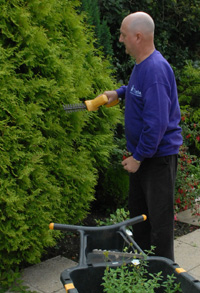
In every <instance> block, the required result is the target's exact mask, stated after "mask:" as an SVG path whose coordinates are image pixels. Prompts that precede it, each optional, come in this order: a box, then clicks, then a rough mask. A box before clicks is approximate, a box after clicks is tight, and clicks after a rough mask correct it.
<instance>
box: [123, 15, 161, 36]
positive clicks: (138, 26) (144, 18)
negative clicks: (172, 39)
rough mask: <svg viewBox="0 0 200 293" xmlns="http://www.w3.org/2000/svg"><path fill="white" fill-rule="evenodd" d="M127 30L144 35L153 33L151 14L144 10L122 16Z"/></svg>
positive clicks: (153, 26) (153, 25)
mask: <svg viewBox="0 0 200 293" xmlns="http://www.w3.org/2000/svg"><path fill="white" fill-rule="evenodd" d="M123 22H125V23H126V25H127V27H128V29H129V30H131V31H134V32H140V33H143V34H145V35H148V34H150V35H154V29H155V24H154V21H153V19H152V18H151V16H150V15H149V14H147V13H145V12H135V13H131V14H129V15H128V16H127V17H125V18H124V20H123Z"/></svg>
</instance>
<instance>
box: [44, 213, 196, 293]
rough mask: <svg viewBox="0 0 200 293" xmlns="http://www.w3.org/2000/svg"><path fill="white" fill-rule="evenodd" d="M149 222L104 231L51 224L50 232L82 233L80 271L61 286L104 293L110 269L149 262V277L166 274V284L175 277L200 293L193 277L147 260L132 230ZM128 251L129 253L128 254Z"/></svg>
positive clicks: (69, 272) (66, 274)
mask: <svg viewBox="0 0 200 293" xmlns="http://www.w3.org/2000/svg"><path fill="white" fill-rule="evenodd" d="M145 220H146V216H145V215H141V216H138V217H135V218H132V219H129V220H126V221H124V222H121V223H118V224H114V225H110V226H102V227H88V226H76V225H67V224H56V223H51V224H50V225H49V227H50V229H52V230H53V229H54V230H62V231H72V232H79V234H80V253H79V263H78V265H77V266H76V267H73V268H69V269H66V270H64V271H63V272H62V273H61V276H60V279H61V282H62V284H63V286H64V288H65V290H66V292H68V293H77V292H79V293H100V292H103V287H102V285H101V284H102V282H103V281H102V277H103V276H104V271H105V269H106V267H107V266H109V267H110V268H117V267H119V266H121V265H122V264H124V263H126V264H127V265H128V264H130V263H132V261H133V260H138V261H139V260H141V259H145V262H146V264H147V270H148V272H149V273H159V272H162V276H163V280H164V281H165V280H167V276H168V275H172V274H173V275H174V276H175V282H176V283H180V285H181V289H182V292H184V293H200V281H199V280H196V279H195V278H193V277H192V276H190V275H189V274H188V273H187V272H186V271H185V270H184V269H182V268H180V267H179V265H178V264H177V263H175V262H173V261H172V260H170V259H167V258H164V257H156V256H147V255H146V254H145V253H144V251H143V250H142V249H141V248H140V247H139V246H138V245H137V243H136V242H135V241H134V239H133V238H132V235H131V233H130V230H129V229H127V227H129V226H133V225H134V224H137V223H140V222H142V221H145ZM125 248H127V249H128V251H127V252H124V249H125Z"/></svg>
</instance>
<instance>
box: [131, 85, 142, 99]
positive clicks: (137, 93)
mask: <svg viewBox="0 0 200 293" xmlns="http://www.w3.org/2000/svg"><path fill="white" fill-rule="evenodd" d="M130 93H131V94H132V95H134V96H136V97H140V98H141V97H142V93H141V91H139V90H136V88H135V86H134V85H133V86H132V88H131V90H130Z"/></svg>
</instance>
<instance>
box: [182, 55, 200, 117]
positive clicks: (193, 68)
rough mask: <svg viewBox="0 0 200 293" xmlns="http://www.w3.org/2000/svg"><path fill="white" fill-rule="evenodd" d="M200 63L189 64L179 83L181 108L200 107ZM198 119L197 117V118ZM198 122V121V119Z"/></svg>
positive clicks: (183, 71) (184, 69)
mask: <svg viewBox="0 0 200 293" xmlns="http://www.w3.org/2000/svg"><path fill="white" fill-rule="evenodd" d="M199 80H200V62H197V61H196V62H191V61H190V62H187V64H186V66H185V67H184V68H183V70H182V72H181V77H180V81H179V88H178V90H179V102H180V105H181V106H188V105H190V107H192V108H196V109H197V108H199V107H200V82H199ZM195 118H197V117H195ZM197 120H198V119H197Z"/></svg>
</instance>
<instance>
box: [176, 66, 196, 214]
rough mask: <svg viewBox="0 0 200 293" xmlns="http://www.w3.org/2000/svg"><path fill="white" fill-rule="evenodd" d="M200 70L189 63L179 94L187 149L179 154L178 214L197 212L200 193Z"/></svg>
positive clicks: (185, 147) (182, 149) (183, 134)
mask: <svg viewBox="0 0 200 293" xmlns="http://www.w3.org/2000/svg"><path fill="white" fill-rule="evenodd" d="M199 69H200V67H199V64H198V63H197V62H195V63H191V62H189V63H188V64H187V65H186V66H185V67H184V69H183V71H182V75H181V78H180V82H179V86H178V91H179V100H180V105H181V123H180V126H181V127H182V136H183V146H182V147H181V149H180V152H179V165H178V173H177V180H176V194H175V210H176V211H177V212H179V211H182V210H186V209H188V208H191V209H194V213H195V200H196V199H198V198H199V190H200V160H199V156H200V122H199V121H200V110H199V106H200V85H199V78H200V74H199V72H200V70H199Z"/></svg>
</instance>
